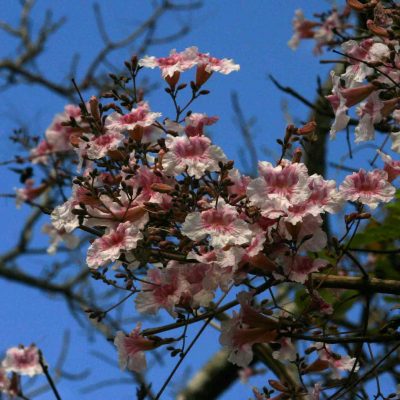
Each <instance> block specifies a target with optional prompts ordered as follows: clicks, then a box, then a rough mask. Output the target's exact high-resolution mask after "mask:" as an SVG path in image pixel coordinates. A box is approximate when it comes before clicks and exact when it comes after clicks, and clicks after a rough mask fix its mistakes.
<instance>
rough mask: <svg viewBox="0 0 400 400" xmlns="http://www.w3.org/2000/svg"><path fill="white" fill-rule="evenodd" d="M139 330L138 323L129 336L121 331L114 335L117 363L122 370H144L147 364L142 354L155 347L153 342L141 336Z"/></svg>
mask: <svg viewBox="0 0 400 400" xmlns="http://www.w3.org/2000/svg"><path fill="white" fill-rule="evenodd" d="M141 328H142V325H141V323H140V322H138V323H137V325H136V328H134V329H133V330H132V332H131V333H130V334H129V335H125V333H124V332H122V331H118V332H117V333H116V335H115V338H114V344H115V346H117V349H118V362H119V367H120V368H121V369H122V370H124V369H129V370H131V371H135V372H141V371H143V370H145V369H146V367H147V364H146V356H145V354H144V352H145V351H147V350H153V349H155V348H156V347H157V344H156V343H155V342H154V341H153V340H150V339H147V338H146V337H144V336H142V335H141V333H140V331H141Z"/></svg>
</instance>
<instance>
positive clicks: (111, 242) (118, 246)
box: [86, 221, 143, 268]
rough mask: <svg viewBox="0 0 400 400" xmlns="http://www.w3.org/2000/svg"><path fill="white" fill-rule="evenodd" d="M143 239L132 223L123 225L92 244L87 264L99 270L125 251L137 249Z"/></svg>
mask: <svg viewBox="0 0 400 400" xmlns="http://www.w3.org/2000/svg"><path fill="white" fill-rule="evenodd" d="M142 238H143V235H142V233H141V232H140V231H139V229H138V227H137V226H136V225H134V224H132V222H130V221H127V222H124V223H121V224H119V225H118V227H117V228H116V229H111V230H110V231H109V232H108V233H106V234H104V235H103V236H102V237H100V238H98V239H96V240H95V241H94V242H93V243H92V245H91V246H90V247H89V250H88V253H87V258H86V261H87V264H88V266H89V267H90V268H98V267H100V266H101V265H104V264H106V263H107V262H113V261H115V260H117V259H118V258H119V257H120V256H121V254H122V253H123V252H124V251H129V250H133V249H135V248H136V246H137V243H138V241H139V240H141V239H142Z"/></svg>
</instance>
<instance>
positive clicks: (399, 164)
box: [378, 150, 400, 182]
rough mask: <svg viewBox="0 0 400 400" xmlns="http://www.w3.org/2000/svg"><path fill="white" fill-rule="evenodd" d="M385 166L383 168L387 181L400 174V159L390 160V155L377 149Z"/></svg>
mask: <svg viewBox="0 0 400 400" xmlns="http://www.w3.org/2000/svg"><path fill="white" fill-rule="evenodd" d="M378 153H379V155H380V156H381V158H382V160H383V162H384V163H385V166H384V167H383V170H384V171H385V172H386V173H387V174H388V181H389V182H392V181H394V180H395V179H396V178H397V177H398V176H399V175H400V161H394V160H392V157H390V156H389V155H387V154H385V153H383V152H381V151H380V150H378Z"/></svg>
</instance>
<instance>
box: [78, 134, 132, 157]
mask: <svg viewBox="0 0 400 400" xmlns="http://www.w3.org/2000/svg"><path fill="white" fill-rule="evenodd" d="M85 136H86V137H87V138H88V139H89V142H86V141H83V140H81V141H80V145H79V150H78V152H79V154H80V155H81V156H86V157H88V158H89V159H90V160H98V159H99V158H102V157H105V156H106V155H107V153H108V152H109V151H113V150H117V148H118V147H119V146H120V145H121V144H122V142H123V140H124V139H125V136H124V135H122V134H121V133H119V132H117V131H115V132H107V133H104V134H102V135H100V136H95V135H92V134H86V135H85Z"/></svg>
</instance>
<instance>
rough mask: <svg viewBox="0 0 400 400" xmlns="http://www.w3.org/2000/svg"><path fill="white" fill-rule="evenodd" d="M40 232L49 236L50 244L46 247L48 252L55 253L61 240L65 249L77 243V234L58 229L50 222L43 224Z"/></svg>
mask: <svg viewBox="0 0 400 400" xmlns="http://www.w3.org/2000/svg"><path fill="white" fill-rule="evenodd" d="M42 232H43V233H45V234H47V235H49V238H50V246H49V247H48V249H47V253H49V254H55V252H56V251H57V247H58V245H59V244H60V243H61V242H64V243H65V246H66V248H67V249H74V248H75V247H77V246H78V244H79V238H78V237H77V236H74V235H72V234H71V233H67V232H66V231H65V230H61V231H58V230H57V229H56V228H55V227H54V226H53V225H51V224H45V225H43V227H42Z"/></svg>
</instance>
